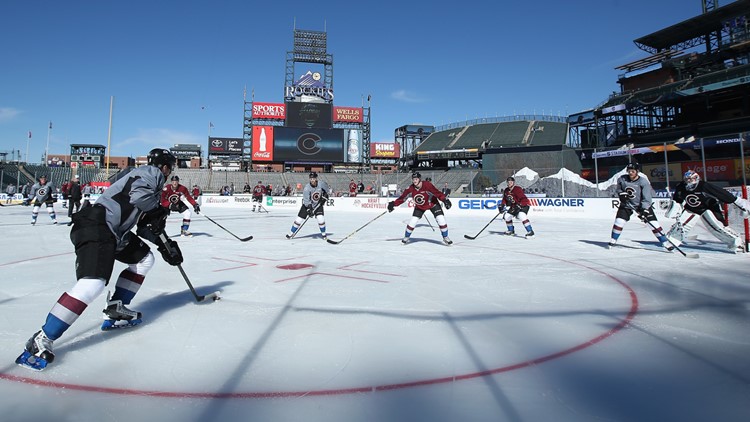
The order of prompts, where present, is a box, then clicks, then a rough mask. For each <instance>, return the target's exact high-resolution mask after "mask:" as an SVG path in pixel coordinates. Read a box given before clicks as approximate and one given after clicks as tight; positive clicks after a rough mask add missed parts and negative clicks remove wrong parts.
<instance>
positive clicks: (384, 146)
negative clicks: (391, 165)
mask: <svg viewBox="0 0 750 422" xmlns="http://www.w3.org/2000/svg"><path fill="white" fill-rule="evenodd" d="M399 157H401V144H398V143H396V142H390V143H388V142H373V143H370V158H399Z"/></svg>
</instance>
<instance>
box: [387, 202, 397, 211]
mask: <svg viewBox="0 0 750 422" xmlns="http://www.w3.org/2000/svg"><path fill="white" fill-rule="evenodd" d="M395 207H396V205H395V204H394V203H393V201H391V202H389V203H388V212H393V209H394V208H395Z"/></svg>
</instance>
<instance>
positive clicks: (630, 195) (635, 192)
mask: <svg viewBox="0 0 750 422" xmlns="http://www.w3.org/2000/svg"><path fill="white" fill-rule="evenodd" d="M616 192H617V195H618V196H619V197H620V200H621V201H622V196H620V193H622V192H625V193H627V199H626V200H625V201H623V202H621V203H620V208H628V209H631V210H637V209H644V210H646V209H649V208H651V204H653V198H652V196H651V183H649V181H648V179H646V178H645V177H643V176H641V175H639V176H638V178H637V179H635V180H630V177H629V176H628V175H627V174H624V175H622V176H620V177H619V178H618V179H617V189H616Z"/></svg>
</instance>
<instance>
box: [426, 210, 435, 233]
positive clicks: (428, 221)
mask: <svg viewBox="0 0 750 422" xmlns="http://www.w3.org/2000/svg"><path fill="white" fill-rule="evenodd" d="M424 219H425V220H427V224H429V225H430V228H431V229H432V231H435V228H434V227H432V223H431V222H430V219H429V218H427V214H425V215H424ZM436 222H437V220H436Z"/></svg>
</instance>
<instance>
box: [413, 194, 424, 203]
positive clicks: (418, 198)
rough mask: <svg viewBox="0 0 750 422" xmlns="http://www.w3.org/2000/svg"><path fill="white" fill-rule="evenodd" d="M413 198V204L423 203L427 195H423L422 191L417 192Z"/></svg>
mask: <svg viewBox="0 0 750 422" xmlns="http://www.w3.org/2000/svg"><path fill="white" fill-rule="evenodd" d="M413 199H414V203H415V204H417V205H424V204H425V202H427V195H425V194H423V193H418V194H416V195H414V198H413Z"/></svg>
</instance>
